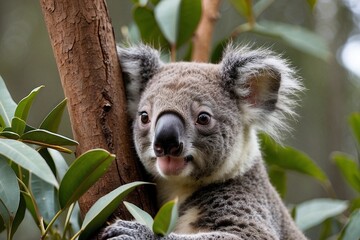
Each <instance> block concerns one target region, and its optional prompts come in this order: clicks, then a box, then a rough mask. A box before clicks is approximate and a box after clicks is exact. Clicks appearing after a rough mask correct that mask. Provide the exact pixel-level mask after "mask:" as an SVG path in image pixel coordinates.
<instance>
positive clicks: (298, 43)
mask: <svg viewBox="0 0 360 240" xmlns="http://www.w3.org/2000/svg"><path fill="white" fill-rule="evenodd" d="M252 31H253V32H255V33H258V34H262V35H266V36H270V37H273V38H279V39H281V40H283V41H284V42H286V43H287V44H288V45H290V46H291V47H293V48H295V49H297V50H299V51H302V52H304V53H307V54H310V55H312V56H314V57H316V58H320V59H322V60H324V61H328V60H329V59H330V58H331V56H332V54H331V52H330V50H329V47H328V44H327V43H326V41H325V40H324V39H322V38H321V37H320V36H319V35H317V34H315V33H313V32H311V31H309V30H307V29H305V28H302V27H300V26H296V25H291V24H285V23H280V22H271V21H261V22H259V23H258V24H256V25H255V27H254V29H253V30H252Z"/></svg>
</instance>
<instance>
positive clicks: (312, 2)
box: [306, 0, 317, 10]
mask: <svg viewBox="0 0 360 240" xmlns="http://www.w3.org/2000/svg"><path fill="white" fill-rule="evenodd" d="M306 1H307V3H308V4H309V6H310V7H311V9H313V10H314V9H315V6H316V3H317V0H306Z"/></svg>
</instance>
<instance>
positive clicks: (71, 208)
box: [61, 202, 75, 239]
mask: <svg viewBox="0 0 360 240" xmlns="http://www.w3.org/2000/svg"><path fill="white" fill-rule="evenodd" d="M74 207H75V202H74V203H72V204H71V205H70V207H69V210H68V212H67V214H66V218H65V223H64V231H63V235H62V237H61V239H65V235H66V231H67V229H68V228H69V224H70V218H71V214H72V212H73V210H74Z"/></svg>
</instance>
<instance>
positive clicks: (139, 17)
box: [133, 6, 169, 48]
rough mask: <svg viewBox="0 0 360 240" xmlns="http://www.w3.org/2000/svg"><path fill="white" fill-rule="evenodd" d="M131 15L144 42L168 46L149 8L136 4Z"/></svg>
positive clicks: (155, 45)
mask: <svg viewBox="0 0 360 240" xmlns="http://www.w3.org/2000/svg"><path fill="white" fill-rule="evenodd" d="M133 16H134V21H135V23H136V25H137V26H138V29H139V31H140V34H141V39H142V41H143V42H144V43H147V44H151V45H153V46H154V47H157V46H161V47H163V48H166V47H168V45H169V44H168V42H167V40H166V39H165V37H164V35H163V33H162V32H161V30H160V28H159V26H158V24H157V22H156V20H155V16H154V12H153V11H152V10H151V9H149V8H147V7H140V6H138V7H136V8H135V9H134V12H133Z"/></svg>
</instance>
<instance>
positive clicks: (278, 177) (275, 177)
mask: <svg viewBox="0 0 360 240" xmlns="http://www.w3.org/2000/svg"><path fill="white" fill-rule="evenodd" d="M268 173H269V178H270V181H271V183H272V184H273V185H274V187H275V189H276V190H277V192H278V193H279V194H280V196H281V198H284V197H285V194H286V173H285V170H284V169H282V168H278V167H276V166H270V167H269V170H268Z"/></svg>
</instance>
